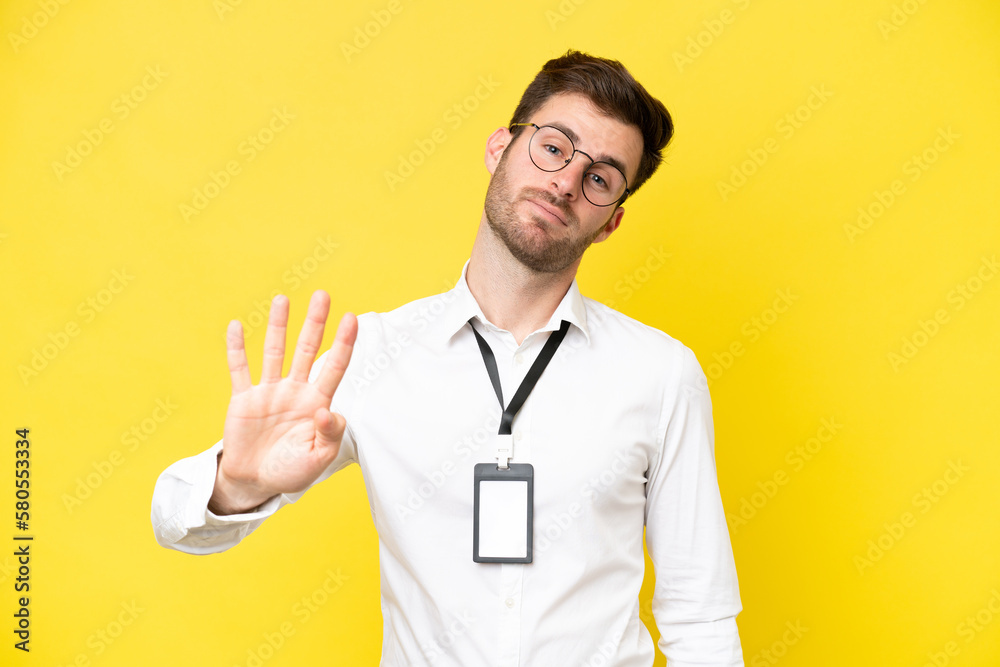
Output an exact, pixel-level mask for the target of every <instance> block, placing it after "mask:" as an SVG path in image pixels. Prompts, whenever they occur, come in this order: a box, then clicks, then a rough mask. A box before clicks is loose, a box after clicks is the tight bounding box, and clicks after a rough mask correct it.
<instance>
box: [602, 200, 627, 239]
mask: <svg viewBox="0 0 1000 667" xmlns="http://www.w3.org/2000/svg"><path fill="white" fill-rule="evenodd" d="M624 215H625V209H624V208H622V207H621V206H619V207H618V208H616V209H615V212H614V213H612V214H611V219H610V220H608V222H607V223H606V224H605V225H604V228H603V229H602V230H601V233H600V234H598V235H597V236H595V237H594V243H600V242H601V241H603V240H604V239H606V238H608V237H609V236H611V232H613V231H615V230H616V229H618V225H620V224H621V222H622V217H623V216H624Z"/></svg>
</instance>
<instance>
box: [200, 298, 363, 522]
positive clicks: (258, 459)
mask: <svg viewBox="0 0 1000 667" xmlns="http://www.w3.org/2000/svg"><path fill="white" fill-rule="evenodd" d="M328 311H329V297H328V296H327V295H326V293H325V292H322V291H318V292H316V293H315V294H314V295H313V298H312V300H311V301H310V304H309V312H308V314H307V316H306V321H305V323H304V324H303V325H302V332H301V333H300V335H299V340H298V345H297V346H296V349H295V354H294V356H293V358H292V367H291V370H290V371H289V374H288V376H287V377H285V378H282V377H281V371H282V363H283V360H284V351H285V330H286V327H287V321H288V302H287V300H286V299H284V297H278V298H276V299H275V301H274V303H273V305H272V308H271V315H270V319H269V321H268V327H267V334H266V335H265V340H264V363H263V368H262V371H261V381H260V383H259V384H257V385H252V384H251V381H250V372H249V368H248V367H247V363H246V350H245V348H244V345H243V335H242V331H241V330H240V327H239V323H238V322H233V323H230V328H229V332H228V360H229V370H230V375H231V378H232V384H233V395H232V398H231V399H230V401H229V409H228V411H227V413H226V423H225V427H224V430H223V456H222V460H221V465H220V469H219V476H220V478H221V479H223V480H224V481H225V482H226V489H225V490H224V491H222V492H220V490H219V485H218V484H217V487H216V493H228V492H229V491H232V495H230V497H229V498H228V499H227V500H228V502H229V504H231V505H234V504H235V505H240V504H243V505H246V504H250V505H252V504H256V503H257V502H258V501H262V500H264V499H266V498H269V497H271V496H273V495H275V494H278V493H293V492H297V491H302V490H304V489H306V488H307V487H308V486H309V485H310V484H311V483H312V482H313V481H315V480H316V478H317V477H319V475H320V474H321V473H322V472H323V470H325V469H326V467H327V466H329V464H330V462H331V461H333V459H334V457H336V455H337V452H338V451H339V448H340V442H341V438H342V437H343V431H344V427H345V422H344V418H343V417H341V416H340V415H335V414H333V413H331V412H329V407H330V402H331V400H332V399H333V395H334V392H335V391H336V389H337V386H338V385H339V383H340V380H341V378H342V377H343V375H344V370H345V369H346V368H347V364H348V362H349V360H350V357H351V352H352V350H353V346H354V340H355V338H356V336H357V320H356V318H355V317H354V316H353V315H351V314H350V313H347V314H345V316H344V318H343V320H341V325H340V327H338V330H337V335H336V337H335V339H334V343H333V345H332V347H331V349H330V353H329V354H328V355H327V358H326V360H325V362H324V364H323V367H322V370H321V371H320V373H319V375H318V377H317V378H316V381H315V382H309V380H308V375H309V369H310V367H311V366H312V363H313V360H314V359H315V357H316V353H317V352H318V350H319V346H320V343H321V341H322V338H323V328H324V326H325V323H326V316H327V313H328ZM213 497H215V496H213Z"/></svg>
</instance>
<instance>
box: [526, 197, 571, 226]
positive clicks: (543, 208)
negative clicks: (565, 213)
mask: <svg viewBox="0 0 1000 667" xmlns="http://www.w3.org/2000/svg"><path fill="white" fill-rule="evenodd" d="M527 201H528V202H529V203H530V204H531V205H532V206H533V207H534V208H536V209H537V210H538V211H540V212H541V213H542V214H543V216H544V217H545V218H546V219H547V220H549V222H552V223H555V224H560V225H562V226H563V227H567V226H568V225H567V224H566V221H565V220H563V217H562V214H561V213H560V212H559V209H557V208H555V207H554V206H552V205H551V204H547V203H545V202H540V201H538V200H537V199H528V200H527Z"/></svg>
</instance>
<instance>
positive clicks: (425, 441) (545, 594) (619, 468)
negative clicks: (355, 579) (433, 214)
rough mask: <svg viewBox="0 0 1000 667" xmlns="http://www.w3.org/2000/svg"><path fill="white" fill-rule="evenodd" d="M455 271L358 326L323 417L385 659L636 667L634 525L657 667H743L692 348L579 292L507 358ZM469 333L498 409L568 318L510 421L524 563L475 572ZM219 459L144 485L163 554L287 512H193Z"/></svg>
mask: <svg viewBox="0 0 1000 667" xmlns="http://www.w3.org/2000/svg"><path fill="white" fill-rule="evenodd" d="M468 266H469V261H468V260H467V261H466V263H465V266H464V267H463V268H462V275H461V277H460V278H459V280H458V283H457V284H456V286H455V287H454V289H452V290H449V291H448V292H445V293H443V294H439V295H436V296H431V297H426V298H423V299H418V300H416V301H413V302H411V303H408V304H406V305H404V306H401V307H400V308H397V309H396V310H393V311H391V312H388V313H374V312H370V313H365V314H363V315H360V316H358V336H357V342H356V344H355V348H354V353H353V356H352V357H351V361H350V365H349V366H348V368H347V371H346V373H345V375H344V378H343V380H342V382H341V384H340V386H339V387H338V389H337V392H336V394H335V396H334V399H333V402H332V405H331V408H330V409H331V410H333V411H334V412H337V413H339V414H341V415H343V416H344V417H345V419H346V420H347V430H346V431H345V435H344V438H343V442H342V445H341V448H340V453H339V454H338V456H337V458H336V460H335V461H334V462H333V463H332V464H331V465H330V466H329V467H328V468H327V469H326V470H325V471H324V473H323V474H322V475H321V476H320V477H319V479H317V480H316V482H314V483H319V482H321V481H323V480H325V479H326V478H328V477H329V476H330V475H332V474H333V473H334V472H336V471H337V470H340V469H341V468H343V467H345V466H347V465H349V464H351V463H357V464H358V465H359V466H360V467H361V473H362V475H363V477H364V482H365V487H366V489H367V492H368V502H369V505H370V508H371V513H372V520H373V521H374V523H375V528H376V530H377V532H378V539H379V563H380V568H381V598H382V599H381V602H382V614H383V645H382V660H381V663H380V665H381V666H382V667H409V666H411V665H435V666H439V665H441V666H449V667H475V666H478V665H484V666H485V665H490V666H491V667H492V666H495V667H514V666H523V667H535V666H537V667H552V666H553V665H560V666H563V665H565V666H572V667H576V666H587V667H590V666H598V665H604V666H607V667H650V665H652V664H653V657H654V653H653V642H652V638H651V637H650V634H649V632H648V631H647V629H646V627H645V626H644V625H643V623H642V621H641V619H640V609H639V599H638V595H639V589H640V587H641V585H642V579H643V571H644V557H643V526H645V537H646V544H647V547H648V549H649V553H650V557H651V559H652V561H653V563H654V565H655V568H656V569H655V573H656V588H655V591H654V597H653V614H654V618H655V619H656V624H657V627H658V628H659V630H660V632H661V639H660V644H659V646H660V649H661V650H662V651H663V653H664V654H665V655H666V656H667V658H668V660H669V662H670V666H671V667H688V666H690V665H712V666H716V667H736V666H738V665H740V666H741V665H743V657H742V649H741V646H740V639H739V633H738V630H737V626H736V615H737V614H738V613H739V612H740V611H741V610H742V605H741V602H740V595H739V584H738V582H737V577H736V567H735V563H734V559H733V552H732V547H731V544H730V541H729V532H728V529H727V526H726V521H725V516H724V513H723V507H722V501H721V497H720V494H719V487H718V481H717V477H716V468H715V436H714V429H713V424H712V408H711V400H710V397H709V393H708V387H707V383H706V380H705V375H704V373H703V372H702V369H701V367H700V366H699V364H698V361H697V359H696V358H695V355H694V353H692V352H691V350H689V349H688V348H687V347H685V346H684V345H683V344H681V343H680V342H678V341H677V340H675V339H673V338H671V337H670V336H668V335H667V334H665V333H663V332H662V331H659V330H657V329H654V328H652V327H649V326H647V325H645V324H642V323H640V322H638V321H636V320H634V319H631V318H629V317H627V316H625V315H623V314H621V313H619V312H617V311H614V310H612V309H610V308H608V307H607V306H605V305H603V304H601V303H599V302H597V301H594V300H592V299H589V298H584V297H582V296H581V295H580V292H579V288H578V287H577V284H576V281H575V280H574V281H573V283H572V284H571V286H570V288H569V290H567V292H566V295H565V296H564V297H563V299H562V301H561V302H560V304H559V306H558V307H557V308H556V310H555V312H554V313H553V314H552V317H551V318H550V320H549V322H548V323H547V324H546V325H545V326H544V327H542V328H541V329H539V330H538V331H535V332H533V333H532V334H530V335H528V336H527V337H526V338H525V339H524V340H523V341H522V343H521V344H520V345H518V344H517V343H516V342H515V340H514V337H513V335H512V334H511V333H509V332H508V331H505V330H503V329H500V328H498V327H496V326H494V325H493V324H492V323H490V322H489V321H488V320H487V318H486V317H485V316H484V315H483V312H482V310H481V309H480V307H479V304H478V303H477V302H476V300H475V298H474V297H473V296H472V293H471V292H470V291H469V288H468V284H467V283H466V280H465V275H466V272H467V270H468ZM470 318H475V319H474V321H475V326H476V330H477V331H479V332H480V333H481V334H482V335H483V337H484V338H485V339H486V341H487V342H488V343H489V345H490V347H491V348H492V349H493V352H494V354H495V356H496V361H497V366H498V368H499V375H500V381H501V386H502V389H503V397H504V402H505V403H508V402H510V399H511V398H512V397H513V396H514V393H515V391H516V390H517V388H518V386H520V383H521V380H522V379H523V377H524V375H525V373H526V372H527V370H528V368H529V367H530V366H531V363H532V362H533V361H534V359H535V357H536V356H537V354H538V352H539V351H540V350H541V347H542V346H543V345H544V343H545V341H546V339H547V338H548V336H549V334H550V332H552V331H555V330H558V329H559V325H560V323H561V321H562V320H564V319H565V320H568V321H569V322H570V327H569V331H568V332H567V334H566V338H565V339H564V340H563V342H562V344H561V345H560V346H559V348H558V350H557V351H556V354H555V356H554V357H553V358H552V360H551V361H550V363H549V364H548V366H547V367H546V368H545V371H544V372H543V373H542V376H541V378H540V379H539V380H538V383H537V384H536V385H535V387H534V389H533V390H532V392H531V394H530V395H529V396H528V398H527V401H526V402H525V403H524V406H523V407H522V408H521V410H520V411H519V412H518V413H517V416H516V417H515V418H514V423H513V434H514V438H513V440H514V449H513V457H512V461H513V462H515V463H531V464H532V465H533V467H534V532H533V535H534V554H533V562H532V563H529V564H495V563H491V564H486V563H475V562H473V560H472V529H473V525H472V519H473V516H472V515H473V467H474V466H475V464H476V463H482V462H491V461H493V462H495V460H496V459H495V455H496V450H495V444H494V443H495V439H494V437H493V436H494V435H495V434H496V433H497V430H498V425H499V418H500V414H501V408H500V403H499V401H498V400H497V397H496V394H495V392H494V390H493V386H492V384H491V382H490V379H489V375H488V374H487V371H486V366H485V364H484V362H483V358H482V355H481V353H480V350H479V347H478V345H477V343H476V339H475V335H474V334H473V332H472V331H470V326H471V325H470V323H469V320H470ZM324 356H325V355H323V356H321V357H320V358H319V359H317V361H316V362H315V363H314V365H313V368H312V372H311V374H310V380H311V381H314V380H315V377H316V375H317V374H318V372H319V369H320V367H321V366H320V365H321V364H322V362H323V360H324ZM222 446H223V443H222V442H221V441H220V442H218V443H216V444H215V445H214V446H212V447H211V448H209V449H208V450H206V451H204V452H202V453H201V454H198V455H196V456H192V457H190V458H186V459H182V460H180V461H178V462H176V463H174V464H173V465H171V466H170V467H169V468H167V469H166V470H165V471H164V472H163V473H162V474H161V475H160V478H159V479H158V480H157V483H156V488H155V490H154V493H153V506H152V522H153V526H154V529H155V533H156V539H157V541H158V542H159V543H160V544H162V545H163V546H166V547H171V548H174V549H178V550H180V551H184V552H187V553H193V554H204V553H213V552H219V551H223V550H225V549H228V548H230V547H232V546H234V545H235V544H237V543H238V542H239V541H240V540H241V539H243V538H244V537H246V535H248V534H249V533H250V532H252V531H253V530H255V529H256V528H257V527H258V526H259V525H260V524H261V523H262V522H263V521H264V519H265V518H267V517H269V516H271V515H272V514H274V512H276V511H277V510H278V509H279V508H281V507H283V506H284V505H286V504H288V503H293V502H295V501H296V500H298V498H299V497H301V495H302V493H294V494H284V495H279V496H275V497H274V498H271V499H270V500H268V501H267V502H265V503H264V504H263V505H261V506H260V507H258V508H256V509H255V510H254V511H251V512H248V513H246V514H236V515H230V516H216V515H215V514H213V513H212V512H210V511H209V510H208V509H207V504H208V500H209V498H210V497H211V495H212V490H213V485H214V481H215V473H216V465H217V454H218V453H219V451H220V449H221V448H222ZM303 493H305V492H303Z"/></svg>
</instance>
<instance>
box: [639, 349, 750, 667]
mask: <svg viewBox="0 0 1000 667" xmlns="http://www.w3.org/2000/svg"><path fill="white" fill-rule="evenodd" d="M679 349H680V353H679V354H677V355H675V359H676V361H675V363H676V364H677V366H678V368H679V370H680V372H679V373H676V371H675V373H676V375H677V376H679V381H677V382H672V383H671V384H672V386H671V387H669V388H668V389H667V390H666V392H665V396H664V403H663V412H662V415H661V424H660V425H659V428H658V431H657V432H658V433H659V434H660V436H661V437H662V442H660V443H658V444H659V452H660V455H659V458H658V460H656V461H654V462H653V464H652V465H651V467H650V471H649V473H648V475H649V476H648V477H647V484H646V547H647V549H648V550H649V555H650V558H651V560H652V561H653V566H654V568H655V573H656V586H655V588H654V591H653V616H654V618H655V619H656V625H657V628H658V629H659V631H660V641H659V648H660V650H661V651H662V652H663V654H664V655H665V656H666V657H667V661H668V663H669V664H670V667H693V666H694V665H699V666H705V665H711V666H712V667H742V666H743V650H742V647H741V645H740V636H739V631H738V629H737V625H736V616H737V614H739V613H740V611H742V609H743V606H742V604H741V602H740V592H739V582H738V580H737V577H736V564H735V561H734V558H733V549H732V544H731V543H730V540H729V529H728V527H727V525H726V517H725V513H724V511H723V507H722V498H721V495H720V493H719V484H718V478H717V475H716V467H715V429H714V426H713V423H712V402H711V397H710V396H709V393H708V383H707V381H706V379H705V374H704V372H703V371H702V369H701V366H700V365H699V364H698V360H697V358H696V357H695V355H694V353H693V352H692V351H691V350H690V349H688V348H687V347H683V346H680V348H679Z"/></svg>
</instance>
